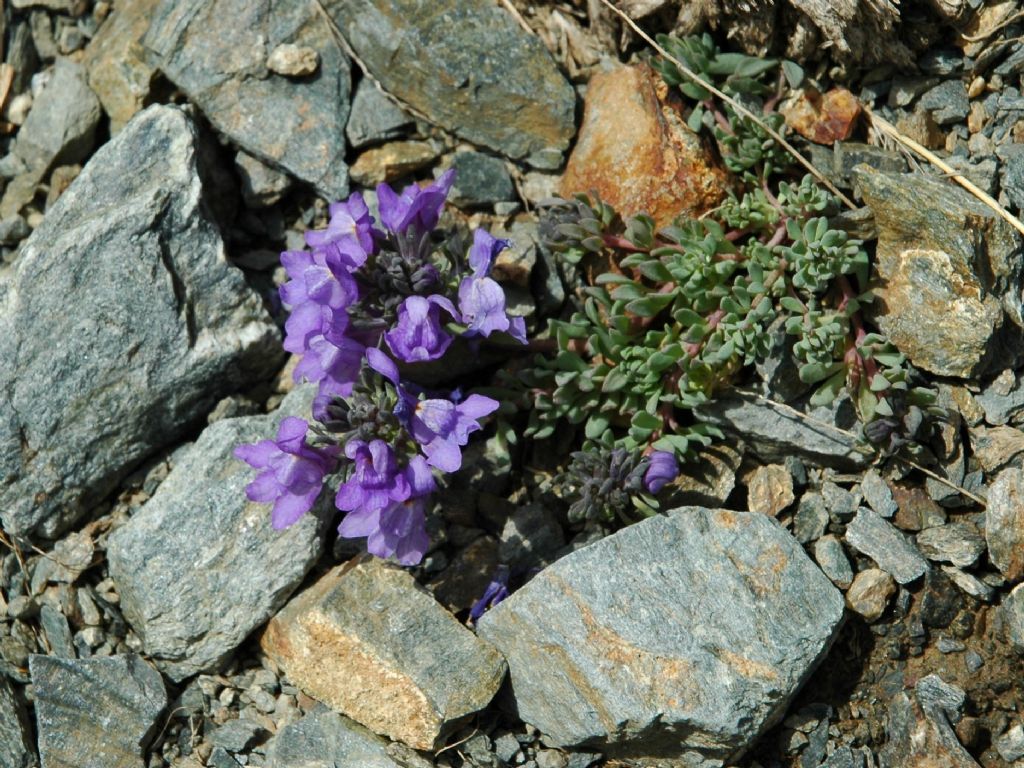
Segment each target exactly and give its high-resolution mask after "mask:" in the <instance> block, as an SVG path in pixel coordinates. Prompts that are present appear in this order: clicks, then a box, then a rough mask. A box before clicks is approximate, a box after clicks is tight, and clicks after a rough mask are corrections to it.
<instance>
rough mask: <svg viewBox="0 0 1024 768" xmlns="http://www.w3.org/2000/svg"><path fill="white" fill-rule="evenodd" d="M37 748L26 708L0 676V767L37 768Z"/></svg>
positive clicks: (5, 679)
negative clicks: (33, 741) (33, 742)
mask: <svg viewBox="0 0 1024 768" xmlns="http://www.w3.org/2000/svg"><path fill="white" fill-rule="evenodd" d="M38 764H39V763H38V761H37V760H36V754H35V748H34V747H33V746H32V742H31V739H30V738H29V735H28V730H27V729H26V721H25V708H24V706H23V705H22V703H21V701H19V700H18V698H17V695H16V694H15V692H14V690H13V689H12V688H11V684H10V683H9V682H7V678H6V677H2V676H0V765H2V766H4V768H8V766H9V768H35V766H36V765H38Z"/></svg>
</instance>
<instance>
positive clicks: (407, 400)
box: [366, 348, 499, 472]
mask: <svg viewBox="0 0 1024 768" xmlns="http://www.w3.org/2000/svg"><path fill="white" fill-rule="evenodd" d="M366 360H367V362H368V363H369V365H370V367H371V368H373V370H375V371H377V373H379V374H381V375H382V376H383V377H384V378H386V379H388V380H389V381H390V382H391V383H392V384H394V385H395V388H396V389H397V390H398V397H399V404H398V407H397V408H396V410H395V414H396V415H397V416H398V417H399V419H401V420H402V421H403V423H404V424H405V426H406V428H407V429H408V430H409V432H410V434H412V436H413V438H414V439H415V440H416V442H418V443H419V444H420V447H421V448H422V449H423V455H424V456H426V457H427V464H429V465H430V466H432V467H436V468H437V469H440V470H441V471H442V472H454V471H456V470H457V469H458V468H459V467H461V466H462V450H461V446H463V445H465V444H466V443H468V442H469V435H470V434H471V433H473V432H475V431H477V430H478V429H480V423H479V420H480V419H482V418H483V417H484V416H487V415H489V414H491V413H493V412H494V411H496V410H497V409H498V406H499V403H498V401H497V400H494V399H492V398H490V397H485V396H483V395H470V396H469V397H467V398H466V399H465V400H462V401H461V402H455V401H453V400H445V399H443V398H427V399H423V400H421V399H419V398H418V397H417V396H415V395H413V394H412V393H411V392H409V391H408V390H407V389H406V388H405V387H403V386H402V385H401V383H400V381H399V378H398V366H396V365H395V363H394V361H393V360H391V359H390V358H389V357H388V356H387V355H385V354H384V353H383V352H381V351H380V350H379V349H372V348H371V349H367V350H366Z"/></svg>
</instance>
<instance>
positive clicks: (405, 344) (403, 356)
mask: <svg viewBox="0 0 1024 768" xmlns="http://www.w3.org/2000/svg"><path fill="white" fill-rule="evenodd" d="M442 309H443V310H445V311H446V312H447V313H448V314H449V315H451V316H452V317H454V318H455V319H458V317H459V315H458V312H457V311H456V309H455V307H454V306H453V305H452V303H451V302H450V301H449V300H448V299H446V298H445V297H444V296H436V295H435V296H429V297H427V298H424V297H422V296H410V297H408V298H407V299H406V300H405V301H403V302H402V304H401V306H400V307H399V308H398V322H397V323H396V324H395V327H394V328H392V329H391V330H390V331H388V332H387V333H386V334H385V335H384V339H385V341H387V343H388V347H390V349H391V351H392V352H394V353H395V355H397V356H398V358H399V359H400V360H403V361H405V362H407V363H415V362H420V361H424V360H437V359H438V358H439V357H441V356H442V355H444V352H445V350H446V349H448V345H449V344H451V343H452V337H451V336H449V335H448V334H447V333H445V332H444V331H443V330H442V329H441V310H442Z"/></svg>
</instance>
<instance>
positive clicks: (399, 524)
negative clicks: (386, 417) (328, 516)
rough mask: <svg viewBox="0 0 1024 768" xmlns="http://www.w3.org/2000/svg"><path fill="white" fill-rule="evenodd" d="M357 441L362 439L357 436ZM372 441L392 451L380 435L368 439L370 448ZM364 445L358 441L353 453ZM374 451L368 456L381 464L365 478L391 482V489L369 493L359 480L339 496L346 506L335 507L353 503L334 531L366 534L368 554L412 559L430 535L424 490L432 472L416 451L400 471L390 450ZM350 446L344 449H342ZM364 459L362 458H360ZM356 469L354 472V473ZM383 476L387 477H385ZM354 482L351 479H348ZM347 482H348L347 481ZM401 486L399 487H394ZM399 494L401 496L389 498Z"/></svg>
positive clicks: (411, 561) (431, 488)
mask: <svg viewBox="0 0 1024 768" xmlns="http://www.w3.org/2000/svg"><path fill="white" fill-rule="evenodd" d="M357 442H360V443H361V441H357ZM375 443H381V444H382V445H383V448H384V449H386V450H387V452H390V451H391V448H390V446H387V445H386V444H383V443H382V441H379V440H374V441H373V442H371V443H370V446H371V448H370V453H373V448H372V446H374V444H375ZM364 446H366V444H365V443H361V444H360V445H359V446H357V448H356V449H355V450H354V453H355V454H356V455H357V456H358V454H360V453H362V452H363V451H364V450H366V449H365V448H364ZM376 451H377V456H375V457H372V458H371V460H370V461H371V464H372V462H373V461H374V460H376V459H378V458H379V461H380V463H381V465H382V466H381V468H380V469H381V470H382V471H378V469H377V468H372V469H370V470H369V471H368V472H367V474H366V476H364V478H363V479H364V480H365V481H366V482H367V483H368V484H370V485H381V486H387V485H388V484H389V482H390V488H391V490H390V491H388V492H385V493H384V494H383V496H382V495H381V491H380V490H375V491H374V492H373V493H375V494H376V496H373V497H372V498H371V495H370V494H368V493H367V492H366V489H365V487H363V486H360V487H359V488H356V489H355V490H353V491H352V492H351V493H350V494H349V496H347V497H346V498H345V499H344V500H343V501H344V503H345V505H346V506H342V503H341V502H338V508H339V509H346V508H348V505H350V504H353V503H354V504H356V506H354V507H352V508H351V511H349V513H348V514H347V515H345V518H344V519H343V520H342V521H341V525H339V526H338V533H339V534H341V535H342V536H344V537H346V538H358V537H360V536H366V537H367V538H366V549H367V551H368V552H369V553H370V554H373V555H376V556H377V557H394V558H396V559H397V560H398V562H399V563H401V564H402V565H416V564H417V563H419V562H420V560H422V559H423V555H424V554H425V553H426V551H427V547H428V546H429V544H430V540H429V538H428V537H427V526H426V514H425V510H424V508H425V506H426V498H425V497H426V496H428V495H429V494H431V493H433V492H434V490H435V489H436V487H437V486H436V483H435V482H434V476H433V474H431V472H430V468H429V467H427V464H426V462H425V461H424V460H423V457H422V456H414V457H413V458H412V459H410V461H409V464H408V465H407V466H406V467H405V469H403V470H401V471H399V470H398V469H397V467H396V464H397V462H395V458H394V454H393V453H390V455H389V456H385V455H384V451H383V450H382V449H380V448H379V447H378V448H377V449H376ZM347 453H348V450H346V454H347ZM356 461H357V469H356V474H358V472H359V468H358V467H359V458H357V459H356ZM364 462H365V458H364ZM374 475H375V477H374ZM355 477H356V475H353V479H355ZM384 478H390V480H389V481H388V480H385V479H384ZM351 482H353V481H352V480H349V483H351ZM345 485H348V483H346V484H345ZM399 486H401V489H400V490H396V489H397V488H398V487H399ZM344 487H345V486H342V489H339V491H338V498H339V499H340V498H341V496H342V490H343V489H344ZM394 496H401V497H403V498H393V497H394ZM384 497H386V498H387V499H388V501H387V502H386V505H385V506H383V507H379V506H377V504H376V502H377V501H379V500H380V499H381V498H384Z"/></svg>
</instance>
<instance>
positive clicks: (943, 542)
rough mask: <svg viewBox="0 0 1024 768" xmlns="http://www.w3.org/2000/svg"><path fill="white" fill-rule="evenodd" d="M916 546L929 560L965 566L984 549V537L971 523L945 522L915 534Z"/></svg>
mask: <svg viewBox="0 0 1024 768" xmlns="http://www.w3.org/2000/svg"><path fill="white" fill-rule="evenodd" d="M917 548H918V549H919V550H921V554H923V555H924V556H925V557H927V558H928V559H929V560H938V561H940V562H944V563H952V564H953V565H958V566H960V567H961V568H967V567H969V566H972V565H974V563H975V562H976V561H977V560H978V558H979V557H981V553H982V552H984V551H985V537H984V536H983V535H982V533H981V531H979V530H978V527H977V526H976V525H973V524H971V523H947V524H946V525H940V526H938V527H936V528H925V529H924V530H923V531H921V532H920V533H919V534H917Z"/></svg>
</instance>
